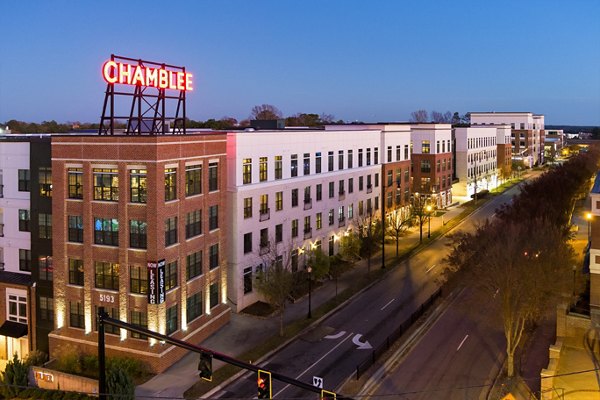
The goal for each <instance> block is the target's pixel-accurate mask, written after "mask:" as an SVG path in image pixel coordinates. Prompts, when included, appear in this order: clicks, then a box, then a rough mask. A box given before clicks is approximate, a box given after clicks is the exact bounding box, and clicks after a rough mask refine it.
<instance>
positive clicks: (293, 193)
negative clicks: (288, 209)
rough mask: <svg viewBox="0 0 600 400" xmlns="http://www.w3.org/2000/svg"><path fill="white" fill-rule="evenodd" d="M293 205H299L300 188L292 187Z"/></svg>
mask: <svg viewBox="0 0 600 400" xmlns="http://www.w3.org/2000/svg"><path fill="white" fill-rule="evenodd" d="M292 207H298V189H292Z"/></svg>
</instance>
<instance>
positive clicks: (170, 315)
mask: <svg viewBox="0 0 600 400" xmlns="http://www.w3.org/2000/svg"><path fill="white" fill-rule="evenodd" d="M177 325H178V324H177V304H175V305H174V306H173V307H169V308H167V335H170V334H172V333H174V332H176V331H177Z"/></svg>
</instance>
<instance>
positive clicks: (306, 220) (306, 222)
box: [304, 215, 312, 233]
mask: <svg viewBox="0 0 600 400" xmlns="http://www.w3.org/2000/svg"><path fill="white" fill-rule="evenodd" d="M311 231H312V227H311V226H310V215H307V216H306V217H304V233H309V232H311Z"/></svg>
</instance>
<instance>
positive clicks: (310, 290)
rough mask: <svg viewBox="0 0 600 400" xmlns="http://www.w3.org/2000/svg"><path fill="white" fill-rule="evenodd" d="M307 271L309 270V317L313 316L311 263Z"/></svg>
mask: <svg viewBox="0 0 600 400" xmlns="http://www.w3.org/2000/svg"><path fill="white" fill-rule="evenodd" d="M306 271H307V272H308V316H307V318H308V319H311V318H312V308H311V295H312V279H311V278H312V277H311V275H310V274H311V273H312V267H311V266H310V265H309V266H308V267H306Z"/></svg>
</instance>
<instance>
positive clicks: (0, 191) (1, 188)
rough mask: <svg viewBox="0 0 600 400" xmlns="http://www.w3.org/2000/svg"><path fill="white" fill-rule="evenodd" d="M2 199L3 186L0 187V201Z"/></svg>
mask: <svg viewBox="0 0 600 400" xmlns="http://www.w3.org/2000/svg"><path fill="white" fill-rule="evenodd" d="M3 197H4V185H0V199H1V198H3Z"/></svg>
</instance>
